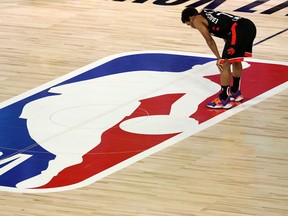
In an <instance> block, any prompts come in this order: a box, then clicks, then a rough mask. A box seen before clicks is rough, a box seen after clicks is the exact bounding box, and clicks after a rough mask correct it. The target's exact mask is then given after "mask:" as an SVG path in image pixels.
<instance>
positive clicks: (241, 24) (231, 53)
mask: <svg viewBox="0 0 288 216" xmlns="http://www.w3.org/2000/svg"><path fill="white" fill-rule="evenodd" d="M255 37H256V27H255V25H254V23H253V22H252V21H251V20H249V19H245V18H242V19H240V20H239V21H238V22H235V23H234V24H233V25H232V27H231V31H230V33H229V35H228V38H227V39H226V43H225V46H224V49H223V53H222V59H228V61H229V62H230V63H233V62H241V61H243V60H244V57H251V56H252V47H253V41H254V39H255Z"/></svg>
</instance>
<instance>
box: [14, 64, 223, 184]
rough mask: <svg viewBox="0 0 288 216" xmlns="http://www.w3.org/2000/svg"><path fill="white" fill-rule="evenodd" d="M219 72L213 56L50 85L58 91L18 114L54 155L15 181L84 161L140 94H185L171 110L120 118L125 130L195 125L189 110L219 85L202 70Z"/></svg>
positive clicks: (44, 179) (42, 179)
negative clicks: (180, 67)
mask: <svg viewBox="0 0 288 216" xmlns="http://www.w3.org/2000/svg"><path fill="white" fill-rule="evenodd" d="M218 73H219V72H218V70H217V68H216V66H215V62H209V63H206V64H204V65H198V66H194V67H193V68H192V69H191V70H188V71H185V72H177V73H173V72H155V71H135V72H127V73H121V74H115V75H109V76H105V77H100V78H95V79H91V80H86V81H80V82H76V83H71V84H65V85H62V86H57V87H54V88H51V89H50V90H49V92H51V93H57V95H53V96H48V97H44V98H41V99H38V100H35V101H32V102H30V103H28V104H26V105H25V107H24V108H23V111H22V114H21V116H20V118H23V119H27V128H28V131H29V134H30V136H31V138H32V139H34V140H35V141H36V142H37V143H38V144H39V145H40V146H41V147H43V148H44V149H46V150H47V151H48V152H51V153H52V154H54V155H55V156H56V157H55V159H54V160H51V161H50V162H49V164H48V167H47V169H46V170H44V171H42V172H41V173H40V174H38V175H36V176H34V177H31V178H29V179H27V180H24V181H22V182H20V183H18V184H17V185H16V187H18V188H35V187H39V186H42V185H45V184H47V183H48V182H49V181H50V180H51V179H52V178H53V177H54V176H56V175H58V173H59V172H61V171H62V170H63V169H65V168H67V167H70V166H72V165H76V164H79V163H81V162H82V160H83V158H82V157H83V156H84V155H85V154H86V153H87V152H89V151H90V150H92V149H93V148H95V147H96V146H97V145H98V144H99V143H100V142H101V135H102V134H103V133H104V132H105V131H107V130H108V129H110V128H111V127H113V126H115V125H116V124H117V123H119V122H120V121H121V120H123V118H125V117H126V116H129V115H131V114H132V113H133V112H134V111H135V110H136V109H137V107H138V106H139V105H140V102H139V101H140V100H143V99H148V98H152V97H155V96H160V95H165V94H177V93H184V94H185V95H183V96H182V97H181V98H179V99H178V100H177V101H176V102H175V103H174V104H173V105H172V108H171V111H170V114H169V115H160V116H149V117H148V116H143V117H138V118H135V119H129V120H127V121H124V122H122V123H121V125H120V127H121V128H122V129H123V130H126V131H130V132H133V133H142V134H168V133H175V132H182V131H185V130H186V129H189V128H191V127H196V126H197V125H198V122H197V121H196V120H194V119H192V118H189V116H190V115H192V114H193V113H194V112H195V111H196V110H197V108H198V105H199V104H200V103H201V102H202V101H203V100H205V99H206V98H207V97H210V96H211V95H214V94H215V93H217V92H218V91H219V89H220V86H219V85H218V84H216V83H214V82H212V81H210V80H209V79H206V78H204V76H208V75H214V74H218ZM148 115H149V114H148Z"/></svg>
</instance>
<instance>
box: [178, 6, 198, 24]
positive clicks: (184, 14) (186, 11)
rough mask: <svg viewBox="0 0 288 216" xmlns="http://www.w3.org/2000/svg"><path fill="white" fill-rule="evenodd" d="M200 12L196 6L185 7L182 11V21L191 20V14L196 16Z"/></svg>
mask: <svg viewBox="0 0 288 216" xmlns="http://www.w3.org/2000/svg"><path fill="white" fill-rule="evenodd" d="M197 14H198V11H197V10H196V9H195V8H191V7H190V8H189V7H188V8H185V9H184V10H183V11H182V16H181V21H182V23H186V22H189V20H190V19H189V17H190V16H195V15H197Z"/></svg>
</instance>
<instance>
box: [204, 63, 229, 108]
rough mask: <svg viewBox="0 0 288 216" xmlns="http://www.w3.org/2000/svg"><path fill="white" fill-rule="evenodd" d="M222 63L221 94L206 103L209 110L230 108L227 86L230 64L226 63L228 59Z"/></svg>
mask: <svg viewBox="0 0 288 216" xmlns="http://www.w3.org/2000/svg"><path fill="white" fill-rule="evenodd" d="M222 61H223V70H222V71H220V85H221V92H220V94H219V97H218V98H216V99H215V100H213V101H212V102H209V103H207V106H208V107H210V108H216V109H218V108H224V109H229V108H231V107H232V104H231V103H230V96H229V86H230V79H231V70H230V63H229V62H228V59H223V60H222Z"/></svg>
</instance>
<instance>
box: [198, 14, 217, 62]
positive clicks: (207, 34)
mask: <svg viewBox="0 0 288 216" xmlns="http://www.w3.org/2000/svg"><path fill="white" fill-rule="evenodd" d="M193 24H194V27H195V28H196V29H198V31H199V32H200V33H201V34H202V36H203V37H204V39H205V40H206V43H207V45H208V46H209V48H210V50H211V51H212V52H213V53H214V55H215V56H216V58H217V59H221V56H220V54H219V51H218V48H217V45H216V43H215V41H214V39H213V38H212V36H211V34H210V32H209V30H208V28H207V26H206V25H205V23H204V22H203V21H202V19H201V17H196V18H195V20H194V23H193Z"/></svg>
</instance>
